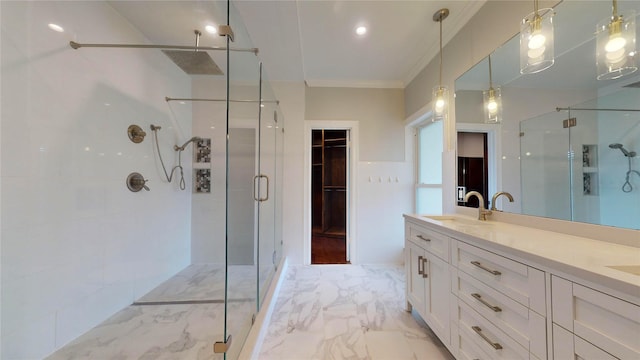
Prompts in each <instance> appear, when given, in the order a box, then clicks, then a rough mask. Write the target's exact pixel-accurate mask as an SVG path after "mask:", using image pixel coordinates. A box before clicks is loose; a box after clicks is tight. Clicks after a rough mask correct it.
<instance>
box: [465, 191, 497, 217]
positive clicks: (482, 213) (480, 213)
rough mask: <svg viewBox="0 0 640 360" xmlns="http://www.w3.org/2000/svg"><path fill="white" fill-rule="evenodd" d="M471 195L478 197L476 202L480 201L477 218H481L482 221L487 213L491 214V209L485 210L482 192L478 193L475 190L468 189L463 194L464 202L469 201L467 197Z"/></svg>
mask: <svg viewBox="0 0 640 360" xmlns="http://www.w3.org/2000/svg"><path fill="white" fill-rule="evenodd" d="M471 196H475V197H477V198H478V202H479V203H480V204H479V205H478V220H482V221H485V220H487V215H491V210H487V209H485V208H484V197H483V196H482V194H480V193H479V192H477V191H469V192H468V193H467V194H466V195H465V196H464V202H467V201H469V198H470V197H471Z"/></svg>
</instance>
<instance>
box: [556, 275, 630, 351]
mask: <svg viewBox="0 0 640 360" xmlns="http://www.w3.org/2000/svg"><path fill="white" fill-rule="evenodd" d="M551 285H552V287H551V289H552V290H551V292H552V312H553V339H554V359H573V358H574V357H575V358H582V359H640V306H638V304H634V303H631V302H628V301H625V300H622V299H619V298H616V297H614V296H611V295H609V294H605V293H603V292H600V291H597V290H594V289H591V288H589V287H586V286H583V285H581V284H579V283H576V282H572V281H569V280H566V279H563V278H561V277H558V276H552V278H551ZM569 340H570V341H569Z"/></svg>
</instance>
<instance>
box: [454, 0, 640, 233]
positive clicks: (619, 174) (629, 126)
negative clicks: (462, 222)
mask: <svg viewBox="0 0 640 360" xmlns="http://www.w3.org/2000/svg"><path fill="white" fill-rule="evenodd" d="M553 11H554V13H555V14H554V19H553V22H554V25H555V29H554V39H553V40H554V42H555V44H554V45H553V46H554V48H555V58H554V64H553V65H552V66H551V67H549V68H547V69H545V70H543V71H540V72H538V73H534V74H526V75H522V74H521V71H520V59H519V58H520V39H519V37H518V36H515V37H513V38H512V39H511V40H509V41H508V42H507V43H505V44H504V45H503V46H501V47H500V48H498V49H496V50H495V51H494V52H493V53H491V55H490V59H489V57H487V58H485V59H484V60H482V61H481V62H479V63H478V64H476V65H475V66H474V67H473V68H471V69H469V70H468V71H467V72H466V73H465V74H463V75H462V76H461V77H460V78H458V79H457V80H456V83H455V88H456V98H455V99H456V104H455V106H456V127H457V129H458V149H457V151H458V186H459V188H458V193H460V192H461V189H464V190H463V191H470V190H475V191H478V192H480V193H482V194H483V195H484V198H485V199H489V200H490V199H491V194H494V193H496V192H498V191H508V192H509V193H511V194H512V195H513V197H514V202H508V201H506V200H505V199H504V197H503V198H501V199H500V200H497V204H488V203H487V204H485V206H487V207H488V206H493V205H496V207H497V208H498V209H500V210H503V211H506V212H513V213H521V214H527V215H535V216H542V217H550V218H556V219H563V220H572V221H579V222H587V223H594V224H601V225H610V226H616V227H624V228H632V229H639V228H640V173H639V172H640V155H638V153H640V71H637V70H635V71H631V70H629V68H635V69H637V66H638V59H637V58H638V55H637V54H636V53H637V49H632V50H630V51H629V53H626V55H624V56H622V57H618V60H616V61H618V63H615V62H614V61H613V60H611V59H613V58H612V57H611V56H612V55H611V56H609V59H610V60H611V61H609V60H604V61H609V65H608V66H609V67H608V69H609V70H610V71H618V73H617V75H619V76H618V77H617V78H611V77H615V76H612V75H611V74H609V75H607V76H604V77H603V76H601V72H602V71H601V69H600V68H601V67H602V61H603V60H602V56H603V55H602V51H600V52H598V50H597V48H598V46H600V44H601V43H602V42H603V41H602V40H601V39H600V38H601V37H603V36H605V35H606V37H609V38H611V37H612V36H613V35H612V34H613V32H611V31H609V30H606V29H607V28H606V27H605V28H604V29H605V31H604V34H603V31H601V30H602V29H603V25H602V23H603V19H605V20H606V19H609V22H611V21H613V19H614V18H615V17H614V16H613V13H612V11H613V10H612V2H611V1H565V2H563V3H561V4H559V5H558V6H556V7H555V8H554V10H553ZM617 11H618V13H619V14H625V15H624V16H625V18H624V19H625V20H624V21H625V24H627V23H633V22H634V21H635V22H637V15H638V14H639V13H640V2H637V1H618V2H617ZM629 14H631V15H629ZM604 23H605V24H606V21H605V22H604ZM598 24H600V25H599V26H600V27H598ZM635 31H636V33H637V30H635ZM625 36H627V35H625ZM636 37H637V34H636ZM605 43H606V42H605ZM632 45H634V44H632ZM602 47H603V48H604V45H602ZM625 49H628V48H625ZM625 51H626V50H625ZM623 57H624V60H620V59H622V58H623ZM605 58H606V54H605ZM490 61H491V66H490V64H489V62H490ZM616 64H618V65H616ZM620 64H624V66H620ZM616 66H619V69H622V70H616V69H618V68H616ZM632 70H633V69H632ZM598 77H600V80H598ZM490 88H499V90H500V97H501V99H500V100H501V105H502V108H501V109H500V110H501V118H500V119H499V122H498V123H496V122H495V121H493V123H492V121H491V119H489V118H488V117H487V115H486V111H485V109H484V108H485V104H486V103H487V101H486V95H487V90H489V89H490ZM483 92H484V93H485V94H484V97H483ZM499 104H500V103H499ZM485 119H487V120H485ZM494 120H495V119H494ZM471 163H473V164H474V165H473V168H472V167H470V166H471ZM481 171H482V172H481ZM479 172H481V173H479ZM472 178H474V179H476V180H473V179H472ZM485 178H486V179H485ZM478 179H479V180H478ZM473 181H475V182H476V183H473ZM478 181H479V182H478ZM461 187H462V188H461ZM472 187H473V188H472ZM458 201H459V202H458V205H462V206H472V207H477V204H470V203H464V202H463V201H461V199H460V197H458Z"/></svg>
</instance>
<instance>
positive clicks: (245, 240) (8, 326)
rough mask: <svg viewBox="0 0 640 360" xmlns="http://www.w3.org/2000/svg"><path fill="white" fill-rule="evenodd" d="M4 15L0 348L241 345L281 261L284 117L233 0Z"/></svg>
mask: <svg viewBox="0 0 640 360" xmlns="http://www.w3.org/2000/svg"><path fill="white" fill-rule="evenodd" d="M0 26H1V42H0V45H1V52H0V55H1V59H0V64H1V72H0V81H1V88H0V99H1V103H0V125H1V126H0V150H1V152H0V155H1V163H0V165H1V167H0V202H1V207H0V226H1V233H0V272H1V277H2V278H1V292H0V306H1V311H0V322H1V339H2V343H1V344H0V348H1V353H0V358H2V359H7V360H9V359H36V358H49V359H82V358H84V359H89V358H91V359H96V358H119V357H121V358H183V359H222V358H229V359H234V358H237V357H238V355H239V353H240V351H241V349H242V346H243V343H244V342H245V340H246V338H247V336H248V333H249V331H250V329H251V327H252V324H253V322H254V320H255V316H256V314H258V312H260V311H264V310H262V304H263V303H264V302H265V300H266V299H265V297H266V294H267V291H268V289H269V287H270V285H271V284H272V282H273V281H274V278H275V274H276V272H277V270H278V268H279V267H280V266H281V263H282V260H283V256H282V254H283V252H282V227H281V226H282V218H281V214H282V193H283V192H282V178H283V166H282V162H283V157H282V153H283V138H284V137H283V135H284V134H283V132H284V117H283V115H282V112H281V110H280V107H279V102H278V99H277V98H276V97H275V94H274V92H273V90H272V88H271V86H270V83H269V81H268V78H267V76H266V70H265V69H264V68H263V66H262V63H261V62H260V60H259V58H258V57H257V49H255V48H254V47H253V45H252V43H251V41H250V38H249V35H248V33H247V31H246V29H245V27H244V24H243V23H242V19H241V17H240V16H239V14H238V12H237V11H236V9H235V8H234V7H233V4H231V3H229V2H228V1H206V2H203V1H73V2H70V1H55V0H54V1H2V2H0ZM206 29H208V30H210V31H211V32H214V33H210V32H208V31H207V30H206ZM194 35H195V36H194ZM194 37H195V42H194Z"/></svg>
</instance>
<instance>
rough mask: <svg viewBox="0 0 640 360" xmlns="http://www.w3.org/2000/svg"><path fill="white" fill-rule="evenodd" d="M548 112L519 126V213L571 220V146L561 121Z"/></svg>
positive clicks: (564, 115) (562, 113)
mask: <svg viewBox="0 0 640 360" xmlns="http://www.w3.org/2000/svg"><path fill="white" fill-rule="evenodd" d="M568 118H569V114H568V113H567V112H566V111H560V112H555V111H554V112H551V113H547V114H544V115H541V116H538V117H535V118H531V119H527V120H524V121H522V122H521V123H520V172H521V173H520V176H521V179H522V180H521V181H522V189H523V190H522V213H523V214H527V215H536V216H543V217H552V218H556V219H565V220H570V219H571V184H570V171H571V170H570V166H569V164H570V162H569V161H568V158H570V157H571V156H572V155H571V152H570V143H569V133H568V130H567V129H565V128H563V120H566V119H568Z"/></svg>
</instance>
